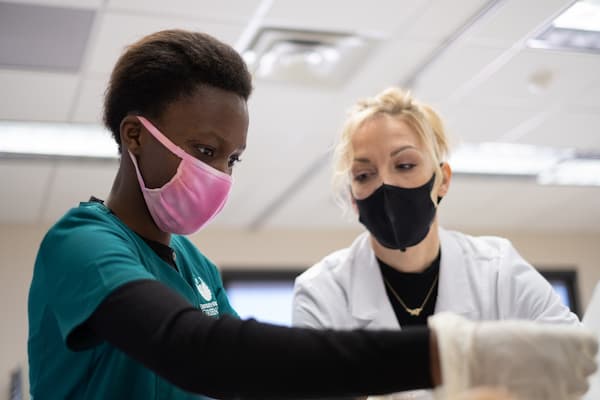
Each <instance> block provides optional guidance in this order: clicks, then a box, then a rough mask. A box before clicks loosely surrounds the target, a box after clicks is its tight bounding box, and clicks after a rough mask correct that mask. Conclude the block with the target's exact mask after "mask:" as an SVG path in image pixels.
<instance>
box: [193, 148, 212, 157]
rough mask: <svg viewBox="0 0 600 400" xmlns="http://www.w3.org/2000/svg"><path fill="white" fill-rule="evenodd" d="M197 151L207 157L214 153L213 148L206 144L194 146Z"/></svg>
mask: <svg viewBox="0 0 600 400" xmlns="http://www.w3.org/2000/svg"><path fill="white" fill-rule="evenodd" d="M196 149H198V152H199V153H200V154H202V155H204V156H207V157H213V156H214V155H215V150H214V149H213V148H210V147H207V146H196Z"/></svg>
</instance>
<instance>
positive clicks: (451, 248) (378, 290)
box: [346, 228, 475, 329]
mask: <svg viewBox="0 0 600 400" xmlns="http://www.w3.org/2000/svg"><path fill="white" fill-rule="evenodd" d="M439 233H440V245H441V247H442V258H441V261H440V276H439V284H438V294H437V301H436V306H435V312H436V313H438V312H441V311H452V312H454V313H457V314H460V315H463V316H465V317H467V318H472V317H473V315H474V310H475V305H474V303H473V299H474V296H473V295H471V293H470V292H471V287H470V284H469V279H468V276H467V268H468V265H467V263H468V260H467V257H465V255H464V253H463V250H462V248H461V247H460V244H459V243H458V241H457V239H456V238H455V237H454V236H453V235H452V234H451V233H449V232H447V231H445V230H444V229H442V228H439ZM346 261H347V262H350V263H351V265H350V269H351V276H352V279H351V280H350V282H349V284H350V291H349V294H350V299H349V300H350V312H351V313H352V316H353V317H354V318H356V319H357V320H360V321H361V323H360V325H361V326H364V327H367V328H372V329H398V328H399V325H398V320H397V319H396V315H395V314H394V310H393V308H392V305H391V304H390V301H389V299H388V297H387V293H386V290H385V287H384V283H383V277H382V276H381V270H380V269H379V265H378V264H377V259H376V258H375V253H374V252H373V248H372V247H371V243H370V237H369V233H368V232H365V233H363V234H362V235H360V236H359V237H358V238H357V239H356V240H355V242H354V243H353V244H352V246H351V249H350V254H349V257H348V259H347V260H346Z"/></svg>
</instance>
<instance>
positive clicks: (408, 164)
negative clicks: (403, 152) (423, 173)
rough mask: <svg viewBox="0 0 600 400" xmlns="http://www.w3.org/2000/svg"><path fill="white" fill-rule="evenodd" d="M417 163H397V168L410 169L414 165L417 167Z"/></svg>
mask: <svg viewBox="0 0 600 400" xmlns="http://www.w3.org/2000/svg"><path fill="white" fill-rule="evenodd" d="M416 165H417V164H411V163H401V164H397V165H396V169H405V170H410V169H413V168H414V167H416Z"/></svg>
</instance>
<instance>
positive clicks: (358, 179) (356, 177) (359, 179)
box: [352, 173, 369, 183]
mask: <svg viewBox="0 0 600 400" xmlns="http://www.w3.org/2000/svg"><path fill="white" fill-rule="evenodd" d="M352 179H354V181H355V182H358V183H362V182H365V181H366V180H367V179H369V174H367V173H362V174H357V175H354V178H352Z"/></svg>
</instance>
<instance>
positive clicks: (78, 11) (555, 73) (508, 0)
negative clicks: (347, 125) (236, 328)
mask: <svg viewBox="0 0 600 400" xmlns="http://www.w3.org/2000/svg"><path fill="white" fill-rule="evenodd" d="M166 28H183V29H192V30H198V31H203V32H206V33H209V34H211V35H213V36H215V37H217V38H219V39H221V40H222V41H224V42H226V43H228V44H230V45H232V46H233V47H235V48H236V49H237V50H238V51H239V52H240V53H241V54H243V56H244V58H245V60H246V61H247V63H248V65H249V66H250V68H251V70H252V72H253V74H254V87H255V89H254V93H253V94H252V96H251V98H250V100H249V109H250V129H249V134H248V148H247V151H246V152H245V154H244V156H243V162H242V163H241V164H239V166H238V167H236V170H235V171H234V179H235V183H234V187H233V192H232V195H231V197H230V200H229V202H228V204H227V206H226V208H225V209H224V211H223V212H222V213H221V214H220V216H219V217H218V218H217V219H216V220H215V221H214V222H212V223H211V225H210V226H209V227H207V228H206V229H204V230H202V231H201V232H199V233H198V234H196V235H193V236H192V237H191V239H192V240H193V241H194V242H195V243H196V244H197V245H198V247H199V248H200V250H201V251H202V252H204V253H205V254H206V255H207V256H208V257H209V258H211V259H212V260H213V261H214V262H215V263H216V264H217V265H218V266H219V268H220V269H221V271H222V272H223V277H224V280H225V283H226V285H227V288H228V290H230V295H231V297H232V301H233V302H234V306H237V307H238V309H240V312H241V313H242V314H243V315H249V316H255V317H257V318H260V319H272V320H274V321H277V322H281V323H286V318H288V315H289V308H287V307H288V305H287V304H288V303H287V301H288V299H289V293H290V290H291V284H292V280H293V277H294V276H295V275H296V274H297V273H299V272H301V271H303V270H304V269H306V268H308V267H309V266H310V265H312V264H313V263H315V262H316V261H318V260H319V259H321V258H322V257H323V256H325V255H326V254H328V253H330V252H332V251H334V250H336V249H339V248H341V247H345V246H348V245H349V244H350V243H351V241H352V240H353V238H354V237H355V236H356V235H357V234H358V233H359V232H361V231H362V229H361V226H360V224H359V223H358V222H357V220H356V218H354V217H353V216H350V217H344V216H343V215H342V213H341V210H340V209H339V208H338V207H337V206H336V205H335V204H334V202H333V196H332V193H331V190H330V177H331V164H330V161H331V157H330V156H331V149H332V145H333V144H334V142H335V139H336V137H337V135H338V133H339V128H340V126H341V124H342V121H343V119H344V116H345V112H346V110H347V109H348V108H349V107H350V106H351V105H352V104H353V103H354V102H355V101H356V100H357V99H359V98H362V97H366V96H372V95H374V94H376V93H377V92H379V91H380V90H382V89H384V88H386V87H388V86H391V85H396V86H401V87H403V88H406V89H410V90H411V91H412V92H413V94H414V95H415V96H416V97H417V98H418V99H419V100H421V101H423V102H426V103H429V104H431V105H432V106H434V107H435V108H436V109H437V110H438V111H439V113H440V114H441V116H442V118H443V119H444V121H445V123H446V127H447V129H448V132H449V134H450V136H451V138H452V145H453V151H452V154H451V157H450V160H449V162H450V165H451V166H452V167H453V169H454V177H453V181H452V184H451V188H450V192H449V194H448V195H447V196H446V198H444V201H443V202H442V203H441V206H440V209H439V213H440V220H441V224H442V226H444V227H446V228H448V229H458V230H462V231H464V232H466V233H470V234H486V235H500V236H504V237H507V238H508V239H510V240H511V241H513V243H514V245H515V246H516V248H517V249H518V250H519V251H520V253H521V254H522V255H523V256H524V257H525V258H526V259H527V260H529V261H530V262H531V263H532V264H533V265H534V266H536V267H537V268H538V269H539V270H540V271H541V272H543V273H544V274H545V276H546V277H547V278H548V279H549V280H551V281H552V282H553V283H555V284H556V288H557V290H558V291H559V292H560V293H561V295H563V298H564V300H565V302H567V303H568V304H569V305H570V306H571V307H572V308H573V309H574V311H576V312H578V313H579V314H580V315H581V313H582V311H583V310H585V307H586V306H587V303H588V302H589V299H590V296H591V293H592V290H593V287H594V285H595V284H596V282H597V281H598V280H599V279H600V262H599V260H600V200H599V199H598V196H599V195H600V74H599V73H598V72H599V71H600V1H598V0H580V1H566V0H497V1H484V0H456V1H450V0H372V1H369V2H366V1H358V0H243V1H242V0H238V1H236V0H221V1H207V0H170V1H168V2H164V1H159V0H37V1H34V0H27V1H25V0H23V1H21V0H19V1H15V0H13V1H0V191H1V196H0V317H1V322H0V399H4V398H12V399H16V398H20V397H18V396H20V394H21V393H22V396H23V398H27V394H26V393H27V390H28V389H27V371H26V367H27V352H26V341H27V291H28V288H29V281H30V279H31V274H32V266H33V263H34V258H35V254H36V252H37V248H38V246H39V243H40V241H41V239H42V237H43V235H44V233H45V231H46V230H47V229H48V228H49V227H50V226H51V224H52V223H53V222H54V221H56V220H57V219H58V218H59V217H60V216H61V215H62V214H63V213H64V212H66V211H67V210H68V209H69V208H71V207H73V206H76V205H77V204H78V202H79V201H85V200H87V199H89V197H90V196H91V195H94V196H96V197H99V198H105V197H106V195H107V194H108V192H109V190H110V187H111V184H112V180H113V178H114V174H115V172H116V168H117V163H118V158H117V157H118V155H117V149H116V145H115V144H114V142H113V141H112V139H111V137H110V135H109V133H108V132H107V131H106V130H104V129H103V127H102V126H101V124H100V116H101V113H102V98H103V93H104V90H105V87H106V84H107V82H108V78H109V74H110V71H111V68H112V66H113V65H114V63H115V61H116V60H117V58H118V56H119V55H120V54H121V52H122V51H123V49H124V47H125V46H126V45H128V44H130V43H132V42H133V41H135V40H137V39H139V38H141V37H142V36H144V35H146V34H148V33H151V32H154V31H158V30H161V29H166ZM257 293H258V294H257ZM242 305H244V306H248V305H249V306H250V307H249V309H248V310H246V307H244V309H242ZM11 393H12V395H11ZM9 396H10V397H9Z"/></svg>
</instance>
